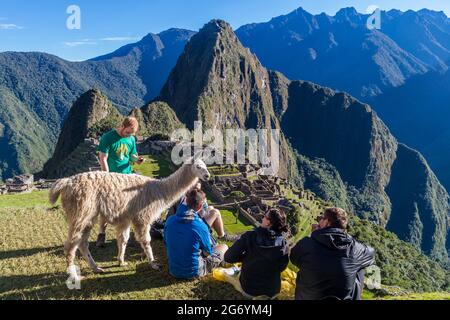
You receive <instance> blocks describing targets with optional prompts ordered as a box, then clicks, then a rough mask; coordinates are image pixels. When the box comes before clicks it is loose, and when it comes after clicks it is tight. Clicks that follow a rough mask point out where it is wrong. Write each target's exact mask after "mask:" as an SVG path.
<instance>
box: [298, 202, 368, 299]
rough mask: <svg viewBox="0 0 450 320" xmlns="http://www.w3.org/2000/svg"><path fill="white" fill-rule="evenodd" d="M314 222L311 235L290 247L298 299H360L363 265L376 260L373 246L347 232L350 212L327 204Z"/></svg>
mask: <svg viewBox="0 0 450 320" xmlns="http://www.w3.org/2000/svg"><path fill="white" fill-rule="evenodd" d="M317 221H318V224H316V225H313V230H314V231H313V232H312V234H311V236H310V237H305V238H303V239H302V240H300V241H299V242H298V243H297V244H296V245H295V247H294V248H292V250H291V262H292V263H293V264H294V265H296V266H297V267H298V268H299V269H300V271H299V272H298V273H297V285H296V289H295V298H296V299H297V300H319V299H329V298H331V299H341V300H360V299H361V292H362V287H363V279H364V271H363V269H364V268H367V267H368V266H370V265H372V264H374V262H375V258H374V256H375V251H374V249H372V248H370V247H368V246H366V245H364V244H362V243H360V242H358V241H356V240H355V239H353V238H352V237H351V236H350V235H348V234H347V233H346V231H345V230H346V228H347V213H346V212H345V211H344V210H343V209H340V208H328V209H326V210H325V211H324V212H323V213H322V214H321V215H320V216H319V217H318V219H317Z"/></svg>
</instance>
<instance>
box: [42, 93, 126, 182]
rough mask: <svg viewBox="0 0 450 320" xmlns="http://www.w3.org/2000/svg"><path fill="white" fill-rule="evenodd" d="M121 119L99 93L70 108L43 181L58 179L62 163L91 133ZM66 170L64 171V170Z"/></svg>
mask: <svg viewBox="0 0 450 320" xmlns="http://www.w3.org/2000/svg"><path fill="white" fill-rule="evenodd" d="M120 118H121V115H120V113H119V112H118V111H117V109H116V108H115V107H114V106H113V105H112V103H111V102H110V101H109V100H108V98H107V97H106V96H105V95H104V94H103V93H102V92H101V91H100V90H99V89H96V88H94V89H90V90H88V91H86V92H85V93H83V94H82V95H81V96H80V97H79V98H78V99H77V100H76V101H75V103H74V104H73V106H72V108H71V109H70V111H69V114H68V116H67V118H66V120H65V122H64V126H63V128H62V130H61V133H60V135H59V138H58V143H57V144H56V148H55V152H54V154H53V157H52V158H51V159H50V160H49V161H48V162H47V163H46V164H45V165H44V170H43V175H44V176H45V177H60V176H61V175H65V173H63V171H61V170H63V169H62V168H63V166H62V164H63V163H64V160H65V159H67V158H68V157H69V156H70V155H71V153H72V152H74V150H75V149H76V148H77V147H78V146H79V145H80V144H81V143H83V141H84V140H85V139H86V138H88V137H90V136H91V134H92V133H94V131H99V132H97V133H103V132H102V130H103V131H104V129H110V127H111V126H115V125H117V124H119V121H120ZM64 170H65V169H64Z"/></svg>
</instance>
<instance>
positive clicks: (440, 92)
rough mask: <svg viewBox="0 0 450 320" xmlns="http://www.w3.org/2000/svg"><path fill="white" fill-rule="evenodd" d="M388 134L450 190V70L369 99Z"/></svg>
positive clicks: (430, 75)
mask: <svg viewBox="0 0 450 320" xmlns="http://www.w3.org/2000/svg"><path fill="white" fill-rule="evenodd" d="M370 103H371V104H372V105H373V107H374V109H375V110H376V111H377V113H378V114H379V115H380V117H381V118H382V119H383V121H385V122H386V124H387V125H388V126H389V128H390V129H391V131H392V133H393V134H394V135H395V136H396V137H398V139H400V140H401V141H403V142H405V143H406V144H408V145H409V146H412V147H414V148H416V149H418V150H419V151H420V152H421V153H422V154H423V155H424V156H425V157H426V159H427V161H428V162H429V164H430V166H431V168H432V169H433V171H434V172H435V173H436V175H437V176H438V178H439V180H440V181H441V182H442V184H443V185H444V186H445V187H446V188H447V189H449V188H450V170H449V169H450V167H449V163H450V139H449V137H450V129H449V127H448V119H449V117H450V109H449V108H448V106H449V105H450V71H446V72H429V73H427V74H425V75H422V76H417V77H414V78H413V79H410V80H409V81H408V82H407V83H405V84H404V85H403V86H400V87H398V88H392V89H390V90H388V91H386V92H385V93H384V94H383V95H381V96H378V97H375V98H373V99H371V100H370Z"/></svg>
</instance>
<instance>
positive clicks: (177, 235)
mask: <svg viewBox="0 0 450 320" xmlns="http://www.w3.org/2000/svg"><path fill="white" fill-rule="evenodd" d="M164 242H165V244H166V249H167V257H168V259H169V272H170V274H171V275H172V276H174V277H176V278H183V279H190V278H194V277H197V276H198V275H199V259H200V258H201V252H202V251H203V252H204V253H205V255H211V254H212V253H213V248H212V245H211V238H210V233H209V228H208V226H207V225H206V224H205V222H203V220H202V219H200V217H199V216H198V213H197V212H195V211H194V210H192V209H190V208H189V207H188V206H187V205H185V204H180V205H179V206H178V208H177V212H176V214H175V215H173V216H170V217H169V218H168V219H167V221H166V224H165V227H164Z"/></svg>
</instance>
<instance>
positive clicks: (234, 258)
mask: <svg viewBox="0 0 450 320" xmlns="http://www.w3.org/2000/svg"><path fill="white" fill-rule="evenodd" d="M246 238H247V234H246V233H244V234H243V235H242V236H241V237H240V238H239V239H238V240H236V242H235V243H233V245H232V246H231V247H230V248H229V249H228V250H227V252H225V256H224V260H225V262H228V263H236V262H242V260H244V257H245V254H246V253H247V241H246Z"/></svg>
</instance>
